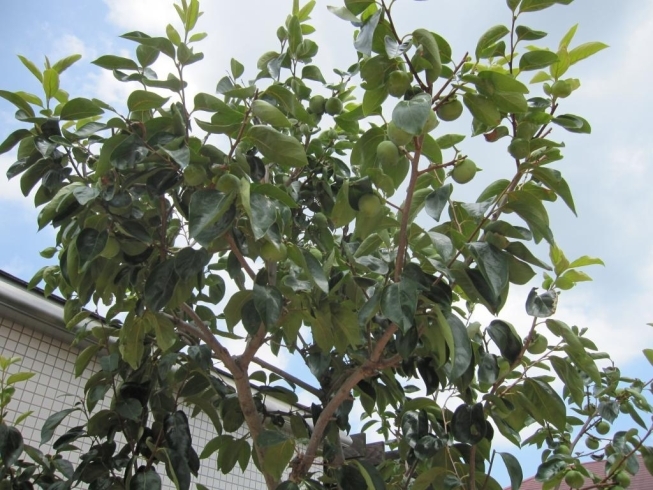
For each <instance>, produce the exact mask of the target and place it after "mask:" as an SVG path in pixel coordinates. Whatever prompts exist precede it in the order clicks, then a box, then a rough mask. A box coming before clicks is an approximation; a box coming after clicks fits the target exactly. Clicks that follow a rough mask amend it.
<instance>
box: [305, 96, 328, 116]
mask: <svg viewBox="0 0 653 490" xmlns="http://www.w3.org/2000/svg"><path fill="white" fill-rule="evenodd" d="M325 104H326V99H325V98H324V97H322V96H321V95H314V96H313V97H311V100H309V102H308V107H309V109H311V111H313V114H317V115H318V116H321V115H322V114H324V105H325Z"/></svg>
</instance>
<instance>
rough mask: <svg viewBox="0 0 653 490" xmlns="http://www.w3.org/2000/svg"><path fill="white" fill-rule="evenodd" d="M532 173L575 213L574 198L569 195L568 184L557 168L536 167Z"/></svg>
mask: <svg viewBox="0 0 653 490" xmlns="http://www.w3.org/2000/svg"><path fill="white" fill-rule="evenodd" d="M533 175H534V176H535V177H537V179H538V180H540V181H541V182H542V183H544V184H545V185H546V186H547V187H548V188H549V189H551V190H552V191H553V192H555V193H556V194H558V195H559V196H560V197H561V198H562V200H563V201H564V202H565V204H566V205H567V206H568V207H569V209H571V211H572V212H573V213H574V214H576V206H575V205H574V198H573V196H572V195H571V190H570V189H569V185H568V184H567V181H566V180H565V179H564V178H563V177H562V174H561V173H560V172H559V171H558V170H554V169H552V168H547V167H538V168H536V169H534V170H533Z"/></svg>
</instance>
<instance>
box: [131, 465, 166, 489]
mask: <svg viewBox="0 0 653 490" xmlns="http://www.w3.org/2000/svg"><path fill="white" fill-rule="evenodd" d="M129 488H130V490H161V477H160V476H159V474H158V473H157V472H156V470H155V469H154V468H152V467H150V468H149V469H146V467H145V466H141V467H140V468H139V469H138V471H137V472H136V474H135V475H134V476H133V477H132V479H131V480H130V483H129Z"/></svg>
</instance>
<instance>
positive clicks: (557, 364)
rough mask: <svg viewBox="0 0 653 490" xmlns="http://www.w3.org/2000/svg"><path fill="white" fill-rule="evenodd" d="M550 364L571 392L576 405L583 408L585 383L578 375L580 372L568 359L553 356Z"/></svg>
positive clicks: (550, 358)
mask: <svg viewBox="0 0 653 490" xmlns="http://www.w3.org/2000/svg"><path fill="white" fill-rule="evenodd" d="M549 362H551V366H553V369H554V370H555V372H556V374H557V375H558V376H559V377H560V379H561V380H562V382H563V383H564V384H565V387H566V388H567V389H568V390H569V395H570V396H571V399H572V400H573V401H574V403H575V404H576V405H578V406H579V407H582V406H583V402H584V399H585V383H583V378H581V376H580V374H578V370H577V369H576V368H575V367H574V366H573V365H572V364H571V363H570V362H569V361H568V360H567V359H563V358H561V357H557V356H551V357H549Z"/></svg>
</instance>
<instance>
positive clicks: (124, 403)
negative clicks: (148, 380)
mask: <svg viewBox="0 0 653 490" xmlns="http://www.w3.org/2000/svg"><path fill="white" fill-rule="evenodd" d="M116 412H118V415H120V416H121V417H122V418H124V419H127V420H131V421H133V422H138V420H139V419H140V416H141V413H143V406H142V405H141V404H140V402H139V401H138V400H136V399H135V398H127V399H123V400H120V401H119V402H118V403H117V404H116Z"/></svg>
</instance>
